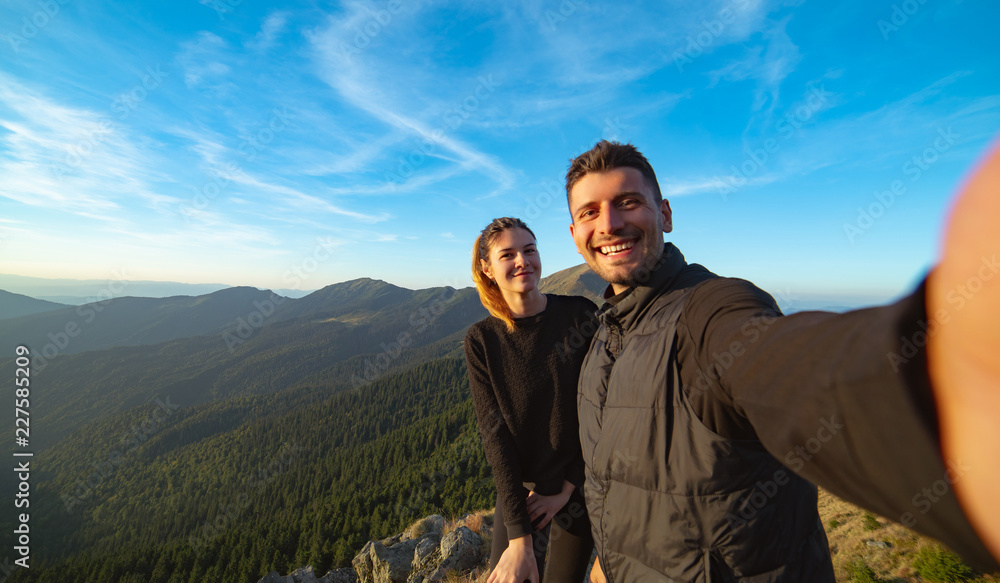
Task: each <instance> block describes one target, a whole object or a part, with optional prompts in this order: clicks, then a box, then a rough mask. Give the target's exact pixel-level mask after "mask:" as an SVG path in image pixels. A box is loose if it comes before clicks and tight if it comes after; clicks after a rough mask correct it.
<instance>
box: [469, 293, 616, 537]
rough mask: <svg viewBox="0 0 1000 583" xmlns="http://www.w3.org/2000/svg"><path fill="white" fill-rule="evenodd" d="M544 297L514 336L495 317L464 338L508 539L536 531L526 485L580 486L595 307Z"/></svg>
mask: <svg viewBox="0 0 1000 583" xmlns="http://www.w3.org/2000/svg"><path fill="white" fill-rule="evenodd" d="M547 298H548V303H547V304H546V307H545V310H544V311H542V312H541V313H540V314H537V315H535V316H530V317H528V318H517V319H516V320H515V323H516V329H515V330H514V331H513V332H508V331H507V327H506V325H505V324H504V323H503V321H501V320H500V319H499V318H495V317H493V316H490V317H488V318H486V319H484V320H481V321H479V322H477V323H475V324H473V325H472V326H471V327H470V328H469V331H468V333H467V334H466V336H465V358H466V363H467V365H468V369H469V387H470V389H471V391H472V400H473V403H474V405H475V409H476V418H477V420H478V421H479V431H480V433H481V435H482V438H483V448H484V449H485V451H486V459H487V461H489V463H490V466H492V468H493V479H494V481H495V482H496V488H497V499H498V502H499V503H500V504H501V505H502V506H503V508H504V512H505V514H504V515H505V517H506V519H505V521H504V522H505V524H506V526H507V532H508V536H509V537H510V538H511V539H515V538H519V537H521V536H524V535H526V534H530V533H531V531H532V527H531V521H530V519H529V516H528V511H527V507H526V505H525V498H526V497H527V489H526V488H525V486H524V484H525V483H528V482H530V483H533V484H534V491H536V492H538V493H539V494H543V495H551V494H557V493H559V491H560V490H561V489H562V485H563V481H564V480H567V481H569V482H570V483H572V484H573V485H574V486H576V487H577V488H582V487H583V479H584V478H583V467H584V466H583V458H582V457H581V454H580V434H579V423H578V421H577V414H576V385H577V380H578V378H579V375H580V365H581V363H582V362H583V357H584V356H585V355H586V353H587V349H588V348H589V346H590V339H591V337H593V335H594V332H595V331H596V330H597V321H596V320H595V319H594V312H596V311H597V306H595V305H594V304H593V303H592V302H591V301H590V300H588V299H586V298H582V297H577V296H555V295H547Z"/></svg>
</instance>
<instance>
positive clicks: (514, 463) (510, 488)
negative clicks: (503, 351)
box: [465, 329, 533, 540]
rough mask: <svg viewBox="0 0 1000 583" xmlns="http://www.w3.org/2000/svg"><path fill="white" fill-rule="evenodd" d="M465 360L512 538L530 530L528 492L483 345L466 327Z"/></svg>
mask: <svg viewBox="0 0 1000 583" xmlns="http://www.w3.org/2000/svg"><path fill="white" fill-rule="evenodd" d="M465 361H466V366H467V368H468V371H469V388H470V390H471V392H472V403H473V407H474V408H475V411H476V421H477V422H478V424H479V433H480V435H481V436H482V440H483V450H484V451H485V452H486V461H488V462H489V464H490V467H491V468H492V469H493V481H494V483H495V484H496V489H497V499H498V501H499V502H500V504H501V506H502V507H503V509H504V517H505V519H504V524H505V526H506V527H507V535H508V538H510V539H511V540H513V539H516V538H520V537H522V536H524V535H528V534H531V532H532V530H533V529H532V527H531V520H530V517H529V515H528V507H527V504H526V498H527V492H526V491H525V488H524V485H523V480H522V477H521V475H522V474H521V464H520V462H519V461H518V457H517V449H516V447H515V444H514V439H513V437H512V436H511V433H510V429H509V428H508V427H507V423H506V421H504V418H503V415H502V414H501V412H500V406H499V404H498V403H497V399H496V395H495V393H494V392H493V391H494V389H493V382H492V380H491V379H490V374H489V368H488V366H487V364H486V349H485V347H484V345H483V343H482V341H481V338H478V337H477V335H476V334H475V333H474V330H473V329H470V330H469V333H468V334H466V338H465Z"/></svg>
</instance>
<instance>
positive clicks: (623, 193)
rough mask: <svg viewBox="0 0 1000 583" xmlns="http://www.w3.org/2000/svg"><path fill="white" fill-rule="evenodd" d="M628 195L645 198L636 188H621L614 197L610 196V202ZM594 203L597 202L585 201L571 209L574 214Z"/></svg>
mask: <svg viewBox="0 0 1000 583" xmlns="http://www.w3.org/2000/svg"><path fill="white" fill-rule="evenodd" d="M629 196H637V197H639V198H641V199H642V200H646V195H645V194H644V193H642V192H639V191H638V190H623V191H621V192H619V193H618V194H616V195H615V196H614V198H612V199H611V200H612V202H617V201H619V200H621V199H623V198H625V197H629ZM594 204H597V202H596V201H589V202H585V203H583V204H581V205H579V206H578V207H576V208H575V209H573V214H576V213H578V212H580V210H581V209H584V208H587V207H588V206H592V205H594Z"/></svg>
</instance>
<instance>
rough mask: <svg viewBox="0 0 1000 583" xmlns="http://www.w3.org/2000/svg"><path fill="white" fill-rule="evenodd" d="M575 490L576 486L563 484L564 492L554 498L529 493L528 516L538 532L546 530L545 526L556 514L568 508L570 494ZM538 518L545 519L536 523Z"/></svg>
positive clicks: (554, 495)
mask: <svg viewBox="0 0 1000 583" xmlns="http://www.w3.org/2000/svg"><path fill="white" fill-rule="evenodd" d="M575 488H576V486H574V485H573V484H570V483H569V482H563V487H562V491H561V492H559V493H558V494H553V495H552V496H542V495H541V494H536V493H535V492H528V500H527V506H528V516H529V517H530V518H531V524H533V525H534V526H535V529H536V530H542V529H543V528H545V525H546V524H548V523H549V521H551V520H552V517H553V516H555V515H556V512H559V511H560V510H562V507H563V506H566V503H567V502H569V497H570V494H572V493H573V490H574V489H575ZM538 517H543V518H542V520H541V522H538V523H536V522H535V520H537V519H538Z"/></svg>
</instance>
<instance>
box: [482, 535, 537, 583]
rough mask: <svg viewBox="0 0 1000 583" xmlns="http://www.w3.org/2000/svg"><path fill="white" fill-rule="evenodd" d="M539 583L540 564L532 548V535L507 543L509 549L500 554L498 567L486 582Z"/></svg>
mask: <svg viewBox="0 0 1000 583" xmlns="http://www.w3.org/2000/svg"><path fill="white" fill-rule="evenodd" d="M525 581H530V582H531V583H538V564H537V563H536V562H535V553H534V552H533V551H532V550H531V535H524V536H522V537H518V538H516V539H514V540H512V541H510V542H509V543H507V550H505V551H504V552H503V555H501V556H500V561H499V562H497V566H496V569H493V572H492V573H490V578H489V579H487V580H486V583H524V582H525Z"/></svg>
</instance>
